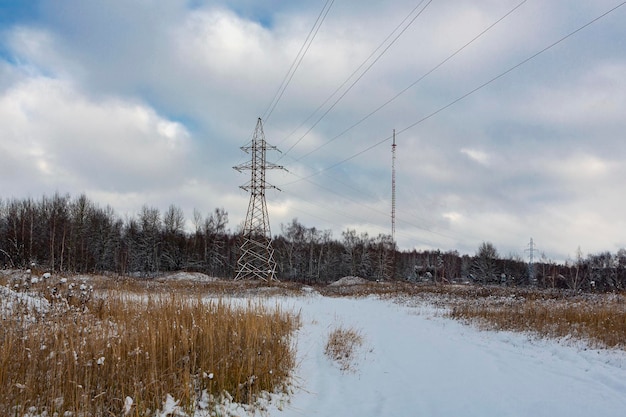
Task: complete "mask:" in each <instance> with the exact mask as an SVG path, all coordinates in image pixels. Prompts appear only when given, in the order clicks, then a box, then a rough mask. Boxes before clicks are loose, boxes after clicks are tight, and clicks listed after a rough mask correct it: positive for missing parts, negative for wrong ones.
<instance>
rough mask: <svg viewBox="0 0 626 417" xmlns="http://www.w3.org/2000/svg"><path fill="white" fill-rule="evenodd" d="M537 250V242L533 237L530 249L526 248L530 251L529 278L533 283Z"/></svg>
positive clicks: (529, 245)
mask: <svg viewBox="0 0 626 417" xmlns="http://www.w3.org/2000/svg"><path fill="white" fill-rule="evenodd" d="M535 250H536V249H535V242H533V238H532V237H531V238H530V243H529V244H528V249H526V250H525V251H528V280H529V281H530V283H531V284H533V283H534V282H535V265H534V259H535Z"/></svg>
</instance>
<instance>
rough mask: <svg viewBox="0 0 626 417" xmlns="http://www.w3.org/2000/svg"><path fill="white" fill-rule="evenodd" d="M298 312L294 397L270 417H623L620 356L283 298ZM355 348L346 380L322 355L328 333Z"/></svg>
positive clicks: (368, 308)
mask: <svg viewBox="0 0 626 417" xmlns="http://www.w3.org/2000/svg"><path fill="white" fill-rule="evenodd" d="M282 303H284V304H286V305H288V306H291V307H292V308H294V309H296V310H298V309H299V310H301V312H302V321H303V326H302V329H301V330H300V333H299V335H298V356H299V367H298V370H297V377H298V383H299V384H300V389H297V390H296V392H295V394H294V395H293V397H292V398H291V401H290V404H289V405H287V406H285V407H284V408H283V410H277V409H270V410H269V411H270V415H271V416H273V417H291V416H343V417H349V416H355V417H356V416H358V417H369V416H479V417H488V416H497V417H504V416H533V417H539V416H550V417H555V416H556V417H558V416H564V417H565V416H567V417H575V416H581V417H582V416H584V417H589V416H603V417H610V416H616V417H617V416H620V417H622V416H624V415H626V354H624V353H623V352H610V351H608V352H607V351H595V350H583V349H582V348H577V347H569V346H563V345H561V344H559V343H557V342H552V341H532V342H531V341H529V340H528V337H526V336H523V335H519V334H512V333H494V332H481V331H478V330H476V329H474V328H472V327H468V326H464V325H462V324H460V323H457V322H455V321H452V320H447V319H443V318H440V317H434V316H433V313H434V310H432V309H431V308H429V307H423V308H421V309H420V308H419V307H418V308H411V307H405V306H400V305H396V304H393V303H391V302H388V301H381V300H377V299H374V298H367V299H348V298H338V299H335V298H325V297H319V296H311V297H303V298H299V299H293V298H291V299H285V300H283V301H282ZM337 325H343V326H345V327H349V328H354V329H356V330H359V331H360V332H361V333H362V335H363V336H364V339H365V344H364V347H363V349H362V351H361V355H360V358H359V359H358V361H357V363H356V366H355V371H354V372H352V373H349V372H348V373H342V372H341V371H340V370H339V368H338V367H337V366H336V365H334V364H333V363H331V362H330V361H329V359H328V358H327V357H326V356H325V355H324V344H325V342H326V338H327V335H328V333H329V332H330V330H332V329H333V328H335V327H336V326H337Z"/></svg>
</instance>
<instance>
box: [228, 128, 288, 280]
mask: <svg viewBox="0 0 626 417" xmlns="http://www.w3.org/2000/svg"><path fill="white" fill-rule="evenodd" d="M241 150H242V151H244V152H245V153H247V154H250V162H247V163H244V164H241V165H237V166H236V167H234V169H236V170H237V171H239V172H242V171H243V170H250V172H251V174H250V181H249V182H248V183H246V184H245V185H242V186H241V187H240V188H241V189H243V190H245V191H248V192H250V203H249V204H248V213H247V214H246V223H245V225H244V228H243V236H242V244H241V256H240V257H239V259H238V260H237V271H236V275H235V280H238V279H261V280H263V281H271V280H275V279H276V261H275V260H274V249H273V248H272V233H271V231H270V223H269V217H268V214H267V204H266V202H265V190H266V189H268V188H275V189H277V188H276V187H274V186H273V185H270V184H268V183H266V182H265V171H266V170H267V169H283V167H282V166H279V165H276V164H272V163H270V162H267V160H266V159H265V154H266V152H267V151H268V150H277V149H276V147H275V146H269V145H268V144H267V142H266V141H265V134H264V133H263V123H262V122H261V119H260V118H259V119H258V120H257V124H256V128H255V129H254V136H253V137H252V141H251V142H250V144H248V145H246V146H242V147H241Z"/></svg>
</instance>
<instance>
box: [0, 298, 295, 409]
mask: <svg viewBox="0 0 626 417" xmlns="http://www.w3.org/2000/svg"><path fill="white" fill-rule="evenodd" d="M97 291H100V293H102V290H97ZM87 292H88V291H87ZM170 294H171V293H170ZM174 294H176V293H174ZM79 295H80V294H79ZM48 298H49V299H50V300H51V301H52V302H51V303H50V304H49V305H47V304H44V305H40V304H37V305H33V304H32V303H30V302H29V301H28V300H22V301H18V300H13V302H12V303H11V305H10V306H9V305H4V306H0V311H2V312H3V314H4V315H5V320H3V323H2V328H1V330H0V415H7V416H9V415H20V416H21V415H24V413H25V412H26V411H28V410H35V411H36V412H37V413H42V412H44V411H45V412H47V414H48V415H50V416H52V415H53V414H54V413H59V415H64V413H65V412H67V411H70V412H72V413H73V415H85V416H87V415H90V416H112V415H115V416H120V415H124V413H125V411H129V412H128V414H127V415H132V416H144V415H154V413H155V411H156V410H158V409H159V408H160V407H161V406H162V404H163V401H164V400H165V399H166V396H167V395H168V394H170V395H171V396H172V397H173V398H175V399H176V400H179V401H180V405H181V407H182V408H183V409H185V410H186V411H187V412H189V413H191V412H192V411H193V410H194V409H195V408H197V407H198V406H199V405H201V406H204V407H206V406H207V405H206V404H207V403H211V401H215V400H217V399H218V398H219V397H220V396H221V395H222V394H224V393H225V392H227V393H229V394H228V395H230V396H232V397H233V399H234V401H237V402H243V403H251V402H253V401H254V400H255V398H256V396H257V394H258V393H260V392H262V391H270V392H271V391H281V390H283V389H286V384H287V382H288V376H289V373H290V371H291V369H292V368H293V366H294V360H295V359H294V354H295V352H294V351H293V346H292V343H291V339H290V335H291V334H292V332H293V330H294V329H295V328H296V327H297V326H298V325H299V318H298V316H297V315H294V314H293V313H287V312H283V311H281V310H280V309H279V308H278V307H274V308H267V307H265V306H263V305H262V304H260V303H252V302H248V303H247V304H246V305H244V306H240V307H237V306H231V305H230V304H229V303H228V302H226V301H223V300H221V299H217V300H212V301H206V300H203V299H202V298H201V297H199V296H197V297H193V296H189V295H181V296H178V295H169V294H168V295H164V294H160V295H159V294H158V293H157V294H152V293H151V292H146V291H144V292H141V291H137V292H130V293H129V292H124V291H121V290H110V291H108V292H107V296H106V298H104V297H93V298H92V297H88V299H87V300H84V301H83V302H76V301H72V300H77V299H79V298H80V297H79V296H76V297H69V300H70V302H68V298H67V293H63V295H61V292H60V291H59V292H57V295H55V296H50V295H48ZM39 300H40V299H39ZM127 397H129V398H131V399H132V402H133V406H132V408H130V409H128V410H125V401H127V400H126V398H127ZM126 405H128V403H126ZM209 406H210V405H209Z"/></svg>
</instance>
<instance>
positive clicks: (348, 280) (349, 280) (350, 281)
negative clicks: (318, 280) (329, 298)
mask: <svg viewBox="0 0 626 417" xmlns="http://www.w3.org/2000/svg"><path fill="white" fill-rule="evenodd" d="M368 282H369V281H368V280H366V279H365V278H361V277H353V276H348V277H343V278H341V279H338V280H337V281H335V282H331V283H330V284H328V286H330V287H341V286H344V285H362V284H367V283H368Z"/></svg>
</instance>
